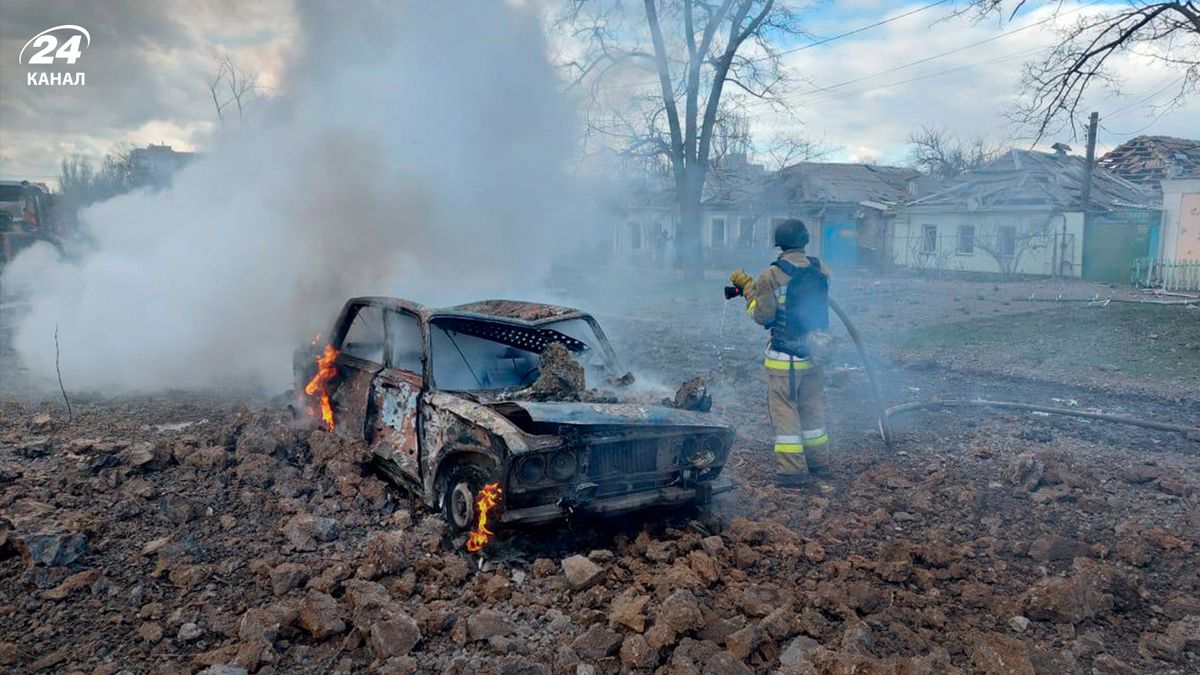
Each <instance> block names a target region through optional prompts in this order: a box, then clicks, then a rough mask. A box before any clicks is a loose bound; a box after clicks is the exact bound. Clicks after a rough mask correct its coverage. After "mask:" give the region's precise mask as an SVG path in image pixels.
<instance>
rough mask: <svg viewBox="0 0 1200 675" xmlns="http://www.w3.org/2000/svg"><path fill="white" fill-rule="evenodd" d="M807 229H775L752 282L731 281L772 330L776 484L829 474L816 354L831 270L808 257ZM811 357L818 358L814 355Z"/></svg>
mask: <svg viewBox="0 0 1200 675" xmlns="http://www.w3.org/2000/svg"><path fill="white" fill-rule="evenodd" d="M807 245H808V228H807V227H805V225H804V223H803V222H802V221H800V220H797V219H790V220H785V221H783V222H781V223H780V224H779V225H778V226H777V227H776V228H775V246H777V247H779V248H780V249H782V250H781V252H780V254H779V258H778V259H776V260H775V262H773V263H771V266H770V267H768V268H767V270H766V271H765V272H763V273H762V274H761V275H760V276H759V277H758V279H757V280H754V279H752V278H751V277H750V275H748V274H746V272H745V270H737V271H736V272H734V273H733V274H731V275H730V277H729V280H730V281H731V282H732V283H733V285H734V286H736V287H737V289H738V291H740V293H741V295H743V296H744V297H745V298H746V311H747V312H748V313H749V314H750V316H751V317H753V318H754V321H755V322H756V323H758V324H760V325H762V326H763V327H764V328H767V329H768V330H770V331H771V339H770V342H769V343H768V344H767V353H766V358H765V360H764V362H763V365H764V366H766V371H767V382H768V398H767V410H768V411H769V412H770V414H771V426H772V427H774V429H775V471H776V478H777V480H778V481H779V483H780V484H781V485H786V486H797V485H802V484H803V483H804V482H805V479H806V476H807V475H809V474H812V475H815V476H828V474H829V463H830V462H829V460H830V447H829V434H828V432H827V431H826V427H825V392H824V374H823V373H822V370H821V365H820V362H819V357H820V355H821V350H823V349H824V348H825V347H827V346H828V345H829V342H830V334H829V272H828V271H827V270H826V268H825V266H824V265H822V264H821V261H820V260H818V259H817V258H815V257H812V256H809V255H807V254H805V252H804V247H805V246H807ZM814 357H816V359H814Z"/></svg>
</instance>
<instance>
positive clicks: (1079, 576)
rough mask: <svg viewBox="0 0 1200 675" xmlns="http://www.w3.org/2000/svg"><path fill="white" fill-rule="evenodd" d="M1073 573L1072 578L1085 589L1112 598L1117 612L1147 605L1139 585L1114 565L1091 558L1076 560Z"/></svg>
mask: <svg viewBox="0 0 1200 675" xmlns="http://www.w3.org/2000/svg"><path fill="white" fill-rule="evenodd" d="M1071 571H1072V573H1073V577H1072V578H1074V579H1075V580H1076V581H1077V582H1079V584H1080V585H1082V586H1083V587H1084V588H1088V589H1091V590H1092V591H1094V592H1096V593H1098V594H1108V595H1110V596H1112V602H1113V608H1114V609H1116V610H1117V611H1122V612H1128V611H1133V610H1137V609H1140V608H1141V607H1142V606H1143V605H1144V604H1145V602H1144V601H1143V600H1142V591H1141V589H1140V588H1139V587H1138V585H1137V583H1136V582H1134V581H1133V580H1132V579H1130V578H1129V575H1128V574H1126V573H1125V572H1124V571H1123V570H1121V569H1119V568H1117V567H1115V566H1113V565H1110V564H1108V563H1105V562H1101V561H1099V560H1092V559H1090V558H1076V559H1075V562H1074V564H1072V565H1071Z"/></svg>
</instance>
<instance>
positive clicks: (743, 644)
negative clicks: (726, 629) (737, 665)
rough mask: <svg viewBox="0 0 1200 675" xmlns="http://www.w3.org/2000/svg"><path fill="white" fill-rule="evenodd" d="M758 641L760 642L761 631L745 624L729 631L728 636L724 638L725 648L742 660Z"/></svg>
mask: <svg viewBox="0 0 1200 675" xmlns="http://www.w3.org/2000/svg"><path fill="white" fill-rule="evenodd" d="M760 642H762V633H761V632H760V631H759V630H758V628H756V627H754V626H746V627H745V628H742V629H741V630H736V631H734V632H732V633H730V634H729V637H726V638H725V648H726V649H728V650H729V653H730V654H733V655H734V656H736V657H738V658H739V659H741V660H743V661H744V660H746V658H747V657H749V656H750V654H751V653H752V652H753V651H754V649H755V648H756V647H758V645H759V643H760Z"/></svg>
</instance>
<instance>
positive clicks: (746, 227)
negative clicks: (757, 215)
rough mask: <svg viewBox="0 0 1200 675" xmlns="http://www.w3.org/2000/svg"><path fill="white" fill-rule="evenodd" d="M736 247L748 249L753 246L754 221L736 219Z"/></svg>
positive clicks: (750, 219)
mask: <svg viewBox="0 0 1200 675" xmlns="http://www.w3.org/2000/svg"><path fill="white" fill-rule="evenodd" d="M738 246H741V247H742V248H750V247H751V246H754V219H753V218H740V219H738Z"/></svg>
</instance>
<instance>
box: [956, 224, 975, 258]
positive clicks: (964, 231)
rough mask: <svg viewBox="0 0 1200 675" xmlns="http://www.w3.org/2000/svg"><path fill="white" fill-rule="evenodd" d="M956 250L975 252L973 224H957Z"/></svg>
mask: <svg viewBox="0 0 1200 675" xmlns="http://www.w3.org/2000/svg"><path fill="white" fill-rule="evenodd" d="M958 252H959V253H964V254H971V253H974V252H975V226H974V225H959V226H958Z"/></svg>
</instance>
